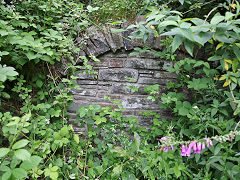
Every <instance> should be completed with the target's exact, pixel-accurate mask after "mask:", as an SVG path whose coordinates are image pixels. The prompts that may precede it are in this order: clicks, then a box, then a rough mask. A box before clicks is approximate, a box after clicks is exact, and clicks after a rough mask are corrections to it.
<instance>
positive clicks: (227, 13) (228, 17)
mask: <svg viewBox="0 0 240 180" xmlns="http://www.w3.org/2000/svg"><path fill="white" fill-rule="evenodd" d="M233 16H234V14H233V13H231V12H226V14H225V20H229V19H230V18H232V17H233Z"/></svg>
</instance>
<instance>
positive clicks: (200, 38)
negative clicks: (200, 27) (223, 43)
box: [194, 32, 212, 45]
mask: <svg viewBox="0 0 240 180" xmlns="http://www.w3.org/2000/svg"><path fill="white" fill-rule="evenodd" d="M211 38H212V33H211V32H199V33H198V34H196V35H195V36H194V40H195V41H196V42H198V43H199V44H201V45H204V44H205V43H206V42H208V41H209V40H210V39H211Z"/></svg>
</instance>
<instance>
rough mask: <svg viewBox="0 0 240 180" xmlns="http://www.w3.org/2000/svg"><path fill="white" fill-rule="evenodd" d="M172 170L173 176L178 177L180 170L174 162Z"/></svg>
mask: <svg viewBox="0 0 240 180" xmlns="http://www.w3.org/2000/svg"><path fill="white" fill-rule="evenodd" d="M173 170H174V174H175V176H177V178H179V177H180V176H181V171H180V170H179V169H178V165H177V164H175V166H174V168H173Z"/></svg>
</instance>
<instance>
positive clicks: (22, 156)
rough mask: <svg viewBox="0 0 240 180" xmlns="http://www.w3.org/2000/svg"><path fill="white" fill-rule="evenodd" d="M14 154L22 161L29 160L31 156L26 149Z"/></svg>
mask: <svg viewBox="0 0 240 180" xmlns="http://www.w3.org/2000/svg"><path fill="white" fill-rule="evenodd" d="M14 154H15V156H16V157H17V158H18V159H20V160H22V161H25V160H29V159H30V157H31V154H30V153H29V152H28V151H27V150H26V149H18V150H16V151H15V152H14Z"/></svg>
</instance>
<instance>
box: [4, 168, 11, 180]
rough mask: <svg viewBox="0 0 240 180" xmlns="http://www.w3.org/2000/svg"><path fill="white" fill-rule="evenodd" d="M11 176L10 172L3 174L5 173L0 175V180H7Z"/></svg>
mask: <svg viewBox="0 0 240 180" xmlns="http://www.w3.org/2000/svg"><path fill="white" fill-rule="evenodd" d="M11 175H12V172H11V170H10V171H7V172H5V173H4V174H3V175H2V180H8V179H9V178H10V177H11Z"/></svg>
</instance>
